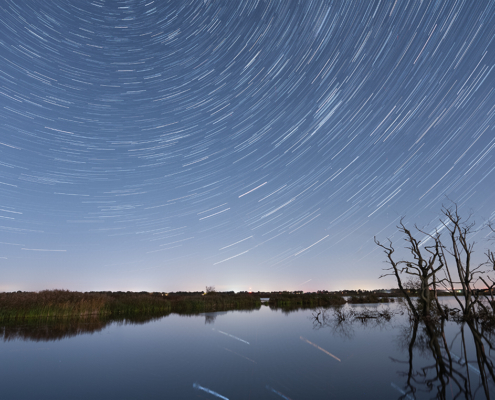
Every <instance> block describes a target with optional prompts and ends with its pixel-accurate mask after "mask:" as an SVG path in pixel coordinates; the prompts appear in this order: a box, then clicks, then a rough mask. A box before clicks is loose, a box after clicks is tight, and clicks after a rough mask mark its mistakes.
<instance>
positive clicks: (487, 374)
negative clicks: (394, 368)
mask: <svg viewBox="0 0 495 400" xmlns="http://www.w3.org/2000/svg"><path fill="white" fill-rule="evenodd" d="M457 327H458V329H459V331H458V332H457V334H456V335H455V337H454V338H453V339H452V340H451V341H450V343H448V341H447V339H446V335H445V320H442V321H440V322H437V323H435V322H428V321H426V322H425V321H421V322H420V321H417V320H416V321H412V322H411V325H410V326H409V327H408V328H406V329H404V334H403V337H402V338H401V340H400V342H401V344H402V346H404V347H406V348H407V350H408V360H407V361H399V360H394V361H395V362H398V363H406V364H408V368H407V372H406V371H401V372H400V374H401V376H403V377H405V378H406V383H405V387H404V391H405V393H406V394H405V395H403V396H401V397H400V398H405V396H406V395H409V396H412V397H413V398H416V395H417V393H418V392H426V393H433V394H434V395H435V398H437V399H445V398H447V388H448V390H449V392H450V393H449V396H448V397H449V398H466V399H473V398H476V396H477V395H480V394H479V393H480V392H482V393H483V394H484V396H485V397H486V398H487V399H489V398H490V387H491V390H493V381H494V380H495V375H494V363H493V359H492V355H491V352H492V351H493V350H494V347H493V344H492V342H493V331H486V330H484V329H483V327H481V326H479V324H477V323H476V322H475V321H469V322H463V323H460V324H458V325H457ZM469 341H471V342H472V343H473V344H474V348H475V353H474V354H473V353H472V351H471V354H470V352H469V349H470V348H472V347H471V346H470V344H469V343H468V342H469ZM414 350H417V351H418V352H419V353H420V355H421V356H427V357H429V358H433V360H434V363H433V364H430V365H427V366H423V367H421V368H415V367H414V362H413V361H414V354H415V352H414ZM487 350H488V353H487Z"/></svg>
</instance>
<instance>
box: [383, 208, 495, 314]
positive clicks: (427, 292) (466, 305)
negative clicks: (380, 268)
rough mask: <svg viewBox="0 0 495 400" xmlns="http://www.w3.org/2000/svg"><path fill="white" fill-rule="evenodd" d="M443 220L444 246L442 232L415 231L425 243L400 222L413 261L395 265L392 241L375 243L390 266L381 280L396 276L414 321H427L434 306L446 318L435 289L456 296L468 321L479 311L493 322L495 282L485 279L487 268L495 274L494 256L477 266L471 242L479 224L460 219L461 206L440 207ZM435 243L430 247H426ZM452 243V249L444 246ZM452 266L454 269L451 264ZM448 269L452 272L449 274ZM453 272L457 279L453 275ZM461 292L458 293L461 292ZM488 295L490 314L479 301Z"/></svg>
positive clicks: (491, 254)
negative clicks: (413, 294)
mask: <svg viewBox="0 0 495 400" xmlns="http://www.w3.org/2000/svg"><path fill="white" fill-rule="evenodd" d="M442 214H443V215H444V217H445V218H443V219H442V220H441V223H442V225H443V228H442V229H445V230H446V231H447V232H448V240H446V241H444V242H443V243H442V241H441V239H440V232H439V231H435V233H434V234H431V233H427V232H425V231H424V230H422V229H420V228H418V227H417V226H415V228H416V230H417V232H418V233H421V234H422V235H424V239H422V240H417V239H416V238H415V237H414V236H413V234H412V233H411V231H410V230H409V229H407V228H406V226H405V225H404V223H403V218H402V219H401V220H400V223H399V225H398V226H397V228H398V229H399V231H400V232H401V233H403V234H404V240H405V241H406V243H407V245H406V249H408V250H409V252H410V253H411V255H412V260H399V261H397V260H395V259H394V256H393V255H394V252H395V249H394V247H393V245H392V241H391V240H390V239H389V240H388V242H389V243H388V245H385V244H382V243H381V242H379V241H378V240H377V239H376V237H375V243H376V244H377V245H378V246H380V247H381V248H382V249H383V250H384V252H385V254H386V255H387V259H388V260H387V262H388V263H389V264H390V265H391V267H390V268H388V269H387V271H389V272H388V273H386V274H384V275H382V276H381V277H383V276H388V275H393V276H395V277H396V279H397V283H398V285H399V289H400V290H401V292H402V294H403V295H404V297H405V298H406V300H407V304H408V306H409V308H410V309H411V312H412V314H413V316H414V318H419V317H421V318H427V317H429V316H430V313H431V311H432V306H433V305H435V306H436V311H437V312H438V313H439V314H440V315H441V316H442V317H443V318H446V317H447V313H446V311H445V309H444V308H442V307H441V305H440V303H439V301H438V295H437V287H438V286H439V285H440V286H442V287H444V288H446V289H448V290H450V291H452V293H453V294H454V296H455V298H456V300H457V302H458V304H459V306H460V308H461V311H462V317H463V318H464V319H469V318H473V317H475V316H476V315H477V313H478V310H479V309H482V310H483V312H484V313H485V315H487V316H489V318H494V313H495V299H494V297H493V290H494V289H495V280H494V279H492V278H491V277H490V276H488V275H487V274H486V272H487V271H485V270H484V269H485V267H487V266H491V267H492V269H495V254H494V252H493V251H491V250H488V251H487V252H486V253H485V255H486V257H487V260H486V261H484V262H482V263H479V264H477V265H473V253H474V245H475V242H474V241H470V236H471V235H472V234H474V233H475V232H476V229H475V223H474V222H472V221H470V218H471V216H469V217H468V218H467V219H466V220H465V221H464V220H463V218H462V217H461V216H460V215H459V211H458V208H457V204H455V203H453V206H452V207H449V208H447V207H445V206H443V207H442ZM488 226H489V227H490V229H491V230H492V231H493V232H495V228H494V227H493V226H491V225H489V224H488ZM429 241H431V242H430V243H432V244H430V245H426V243H427V242H429ZM446 243H448V246H446V245H445V244H446ZM450 263H452V265H451V266H450V265H449V264H450ZM449 267H450V268H449ZM451 270H452V271H455V272H456V273H455V274H452V272H451ZM440 271H442V272H443V273H442V277H441V278H439V276H440V274H439V272H440ZM404 274H405V275H406V276H409V279H408V280H404V279H403V275H404ZM477 283H483V284H484V285H485V286H486V289H485V290H480V289H479V288H477V287H476V284H477ZM459 286H460V287H461V289H460V293H458V290H459V289H458V287H459ZM411 289H414V291H415V292H416V293H417V294H418V298H419V301H418V307H416V306H415V305H414V304H413V302H412V300H411V298H410V296H409V293H408V292H410V291H411ZM483 295H485V297H486V299H487V300H488V302H489V304H490V305H491V310H488V309H487V308H486V306H485V305H484V304H483V302H482V301H481V299H482V296H483ZM488 295H489V296H490V298H488Z"/></svg>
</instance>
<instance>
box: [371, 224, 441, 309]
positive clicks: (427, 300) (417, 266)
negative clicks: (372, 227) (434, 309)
mask: <svg viewBox="0 0 495 400" xmlns="http://www.w3.org/2000/svg"><path fill="white" fill-rule="evenodd" d="M397 228H398V229H399V231H400V232H402V233H403V234H404V235H405V238H404V240H405V241H406V242H407V245H406V249H408V250H409V251H410V253H411V255H412V260H400V261H396V260H394V259H393V257H392V255H393V253H394V252H395V249H394V247H393V246H392V241H390V240H389V245H388V246H386V245H384V244H382V243H380V242H379V241H378V240H377V239H376V237H375V243H376V244H377V245H378V246H380V247H381V248H382V249H383V250H384V252H385V254H386V255H387V258H388V263H389V264H390V265H391V267H390V268H388V269H387V270H388V271H391V272H390V273H387V274H384V275H382V276H381V277H383V276H389V275H393V276H395V278H396V279H397V284H398V285H399V289H400V291H401V292H402V294H403V295H404V297H405V298H406V301H407V304H408V306H409V308H410V309H411V312H412V313H413V316H414V318H419V317H423V318H425V317H428V316H429V315H430V311H431V305H432V302H433V300H434V299H436V285H437V284H438V280H437V278H436V274H437V273H438V271H440V270H441V269H442V268H443V267H444V264H443V258H442V257H441V247H442V244H441V242H440V234H438V233H436V234H435V235H430V234H426V235H427V239H428V240H429V239H431V240H433V245H430V246H422V243H421V241H418V240H417V239H416V238H415V237H414V236H413V235H412V233H411V231H410V230H409V229H407V228H406V226H405V225H404V223H403V218H402V219H401V220H400V223H399V226H397ZM416 229H417V230H418V231H419V232H420V233H422V234H425V232H423V231H422V230H420V229H418V228H417V227H416ZM424 242H426V240H425V241H424ZM402 274H407V275H409V276H410V277H413V278H414V279H415V280H417V281H418V282H419V288H418V289H419V290H418V296H419V308H418V307H416V306H415V305H414V304H413V302H412V300H411V298H410V296H409V294H408V292H407V290H406V289H405V288H404V285H403V283H402ZM381 277H380V278H381ZM431 289H432V290H431ZM439 311H440V312H441V308H439Z"/></svg>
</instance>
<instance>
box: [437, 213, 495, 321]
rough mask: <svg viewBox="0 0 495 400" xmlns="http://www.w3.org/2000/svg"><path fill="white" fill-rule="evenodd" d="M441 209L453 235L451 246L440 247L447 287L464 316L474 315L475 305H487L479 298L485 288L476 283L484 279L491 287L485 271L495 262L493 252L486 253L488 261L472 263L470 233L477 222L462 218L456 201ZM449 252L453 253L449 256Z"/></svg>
mask: <svg viewBox="0 0 495 400" xmlns="http://www.w3.org/2000/svg"><path fill="white" fill-rule="evenodd" d="M442 213H443V215H444V216H445V217H446V218H445V220H444V221H442V224H443V225H444V227H445V229H446V230H447V231H448V234H449V238H450V240H449V244H450V246H449V247H448V248H447V247H442V248H441V250H442V259H443V260H444V263H445V266H446V268H445V272H446V274H447V278H448V279H447V280H446V281H447V283H448V288H449V289H450V290H451V291H452V292H453V294H454V296H455V298H456V300H457V303H458V304H459V307H460V308H461V310H462V314H463V316H464V318H471V317H473V316H474V315H475V314H476V306H479V307H482V308H484V305H483V304H482V302H481V301H480V300H481V299H480V296H481V293H482V291H481V290H479V289H477V288H476V287H475V285H476V283H477V282H478V281H481V282H483V283H484V284H485V285H486V286H487V287H488V290H491V289H492V288H493V285H491V286H490V285H488V283H487V281H486V279H489V280H491V278H490V277H489V276H486V279H484V277H483V274H485V273H486V271H484V270H483V269H484V268H485V267H486V266H487V265H489V264H492V265H495V264H494V262H495V259H494V255H493V252H491V251H489V250H488V251H487V253H486V256H487V258H488V261H485V262H482V263H480V264H477V265H473V253H474V245H475V242H474V241H472V242H470V241H469V236H471V235H472V234H473V233H474V232H475V225H476V224H475V222H470V221H469V219H470V217H468V218H467V219H466V221H463V219H462V217H461V216H460V215H459V211H458V208H457V204H455V203H454V205H453V206H452V207H449V208H446V207H443V208H442ZM447 255H448V256H450V257H447ZM449 258H450V260H452V261H453V264H454V267H453V269H454V270H455V271H456V272H457V274H456V278H455V279H454V278H453V277H452V274H451V272H450V268H449ZM492 282H493V281H492ZM457 285H460V286H461V293H460V294H458V293H457V291H456V288H455V286H457Z"/></svg>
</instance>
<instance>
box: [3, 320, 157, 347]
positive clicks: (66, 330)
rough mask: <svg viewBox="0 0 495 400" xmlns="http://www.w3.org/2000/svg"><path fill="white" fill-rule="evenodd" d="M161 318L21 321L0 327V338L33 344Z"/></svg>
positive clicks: (140, 323) (6, 340) (145, 322)
mask: <svg viewBox="0 0 495 400" xmlns="http://www.w3.org/2000/svg"><path fill="white" fill-rule="evenodd" d="M161 318H163V316H159V317H157V316H152V317H151V316H132V317H126V318H120V319H119V318H117V319H116V318H113V319H105V318H98V317H86V318H74V319H59V318H46V319H44V320H39V319H36V320H28V319H26V320H23V321H22V322H21V323H18V322H17V323H13V322H11V323H8V324H4V325H2V326H0V338H2V339H3V341H4V342H9V341H13V340H26V341H33V342H49V341H56V340H62V339H67V338H71V337H74V336H78V335H83V334H93V333H95V332H101V331H102V330H103V329H105V328H107V327H108V326H109V325H111V324H118V325H143V324H147V323H149V322H153V321H157V320H159V319H161Z"/></svg>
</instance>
